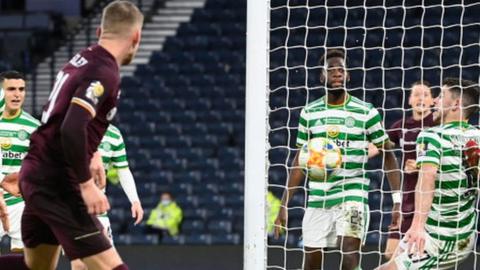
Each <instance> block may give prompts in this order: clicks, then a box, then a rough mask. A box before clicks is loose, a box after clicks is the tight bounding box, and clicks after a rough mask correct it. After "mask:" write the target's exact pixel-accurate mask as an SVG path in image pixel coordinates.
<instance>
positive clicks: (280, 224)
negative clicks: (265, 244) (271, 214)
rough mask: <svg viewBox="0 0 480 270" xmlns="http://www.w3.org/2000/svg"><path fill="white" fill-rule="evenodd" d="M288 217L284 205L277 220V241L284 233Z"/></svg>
mask: <svg viewBox="0 0 480 270" xmlns="http://www.w3.org/2000/svg"><path fill="white" fill-rule="evenodd" d="M287 215H288V214H287V208H286V207H284V206H283V205H282V206H281V207H280V211H278V216H277V219H276V220H275V226H274V228H275V229H274V237H275V239H278V237H280V234H281V233H282V231H283V228H284V227H285V223H286V222H287Z"/></svg>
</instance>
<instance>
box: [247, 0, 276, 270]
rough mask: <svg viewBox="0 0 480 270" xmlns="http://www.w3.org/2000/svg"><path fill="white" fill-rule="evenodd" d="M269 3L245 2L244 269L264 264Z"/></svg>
mask: <svg viewBox="0 0 480 270" xmlns="http://www.w3.org/2000/svg"><path fill="white" fill-rule="evenodd" d="M269 12H270V1H269V0H248V1H247V65H246V66H247V70H246V102H245V103H246V114H245V196H244V213H245V214H244V218H245V221H244V254H243V256H244V269H246V270H263V269H266V262H267V245H266V241H267V233H266V194H267V192H266V191H267V169H268V162H267V160H268V159H267V154H266V153H267V147H268V142H267V139H268V126H267V119H268V118H267V117H268V93H269V86H268V82H269V79H268V76H269V71H268V67H269V51H268V50H269Z"/></svg>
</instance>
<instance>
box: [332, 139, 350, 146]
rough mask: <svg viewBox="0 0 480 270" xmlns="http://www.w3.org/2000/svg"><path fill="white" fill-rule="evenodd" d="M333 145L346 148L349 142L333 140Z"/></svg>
mask: <svg viewBox="0 0 480 270" xmlns="http://www.w3.org/2000/svg"><path fill="white" fill-rule="evenodd" d="M334 142H335V144H336V145H337V146H338V147H340V148H348V147H350V141H341V140H339V139H335V140H334Z"/></svg>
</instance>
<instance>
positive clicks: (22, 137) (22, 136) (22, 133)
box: [17, 129, 28, 141]
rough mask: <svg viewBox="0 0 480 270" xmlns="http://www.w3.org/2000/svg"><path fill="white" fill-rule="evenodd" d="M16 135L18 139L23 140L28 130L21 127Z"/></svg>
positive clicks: (26, 137) (26, 136)
mask: <svg viewBox="0 0 480 270" xmlns="http://www.w3.org/2000/svg"><path fill="white" fill-rule="evenodd" d="M17 137H18V139H19V140H20V141H25V140H26V139H28V132H26V131H25V130H23V129H20V130H19V131H18V133H17Z"/></svg>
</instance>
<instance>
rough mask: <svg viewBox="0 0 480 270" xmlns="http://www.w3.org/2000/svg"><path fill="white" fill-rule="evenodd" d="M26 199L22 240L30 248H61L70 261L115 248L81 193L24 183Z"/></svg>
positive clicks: (22, 182)
mask: <svg viewBox="0 0 480 270" xmlns="http://www.w3.org/2000/svg"><path fill="white" fill-rule="evenodd" d="M20 184H21V190H22V194H23V198H24V199H25V209H24V211H23V216H22V225H21V226H22V240H23V242H24V244H25V246H26V247H27V248H34V247H36V246H38V245H39V244H50V245H61V246H62V247H63V249H64V250H65V254H66V255H67V257H68V258H69V259H70V260H74V259H79V258H85V257H89V256H92V255H95V254H98V253H100V252H102V251H105V250H107V249H109V248H111V247H112V246H111V244H110V241H109V240H108V238H107V237H106V236H105V234H104V233H103V228H102V225H101V224H100V222H99V221H98V219H97V217H96V216H93V215H90V214H88V212H87V209H86V206H85V204H84V203H83V200H82V198H81V195H80V194H79V192H78V191H73V190H72V191H70V192H62V193H59V191H58V189H53V188H51V187H47V186H43V185H39V184H36V183H35V184H34V183H30V182H26V181H21V182H20Z"/></svg>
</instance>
